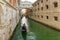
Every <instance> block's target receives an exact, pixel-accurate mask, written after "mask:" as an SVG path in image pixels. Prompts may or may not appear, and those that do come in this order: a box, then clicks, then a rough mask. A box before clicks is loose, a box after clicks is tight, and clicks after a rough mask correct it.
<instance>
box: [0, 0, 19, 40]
mask: <svg viewBox="0 0 60 40" xmlns="http://www.w3.org/2000/svg"><path fill="white" fill-rule="evenodd" d="M18 22H19V10H18V0H0V40H9V39H10V37H11V35H12V33H13V31H14V29H15V27H16V25H17V24H18Z"/></svg>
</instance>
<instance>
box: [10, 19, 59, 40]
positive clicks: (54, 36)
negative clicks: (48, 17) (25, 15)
mask: <svg viewBox="0 0 60 40" xmlns="http://www.w3.org/2000/svg"><path fill="white" fill-rule="evenodd" d="M28 22H29V30H30V31H29V32H31V33H32V34H34V36H35V40H60V32H59V31H56V30H54V29H52V28H49V27H48V26H46V25H43V24H41V23H38V22H36V21H34V20H32V19H28ZM20 28H21V22H19V23H18V25H17V26H16V29H15V31H14V33H13V35H12V37H11V40H23V38H22V35H21V29H20Z"/></svg>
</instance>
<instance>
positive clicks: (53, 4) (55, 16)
mask: <svg viewBox="0 0 60 40" xmlns="http://www.w3.org/2000/svg"><path fill="white" fill-rule="evenodd" d="M32 10H33V13H32V16H30V17H31V18H32V19H34V20H36V21H39V22H42V23H44V24H47V25H49V26H51V27H53V28H56V29H59V30H60V0H37V1H36V2H35V3H33V8H32Z"/></svg>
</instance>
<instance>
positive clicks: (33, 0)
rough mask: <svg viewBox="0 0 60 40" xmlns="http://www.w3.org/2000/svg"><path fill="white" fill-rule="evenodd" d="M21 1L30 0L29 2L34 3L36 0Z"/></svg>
mask: <svg viewBox="0 0 60 40" xmlns="http://www.w3.org/2000/svg"><path fill="white" fill-rule="evenodd" d="M21 1H30V2H32V3H34V2H35V1H36V0H21Z"/></svg>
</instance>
